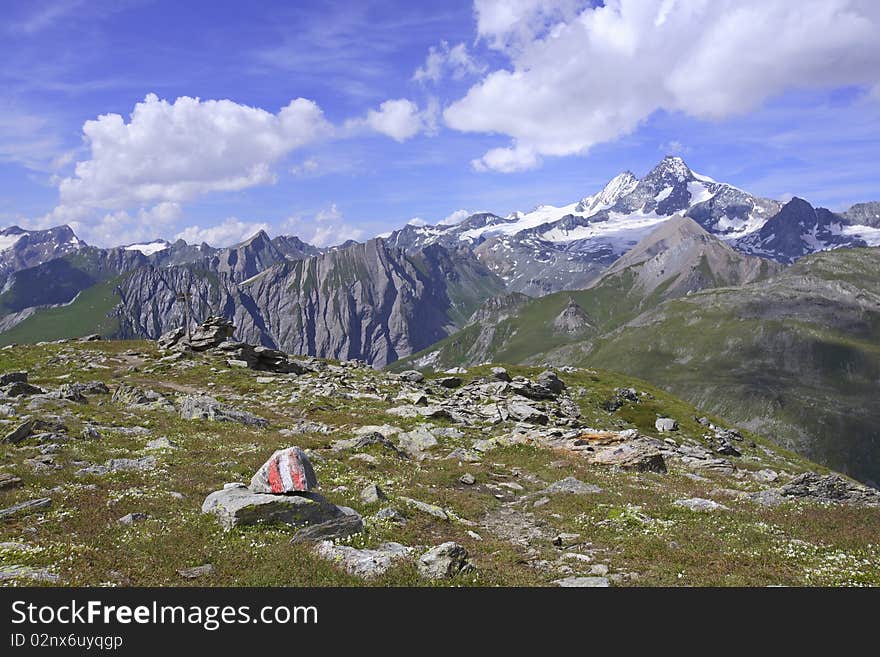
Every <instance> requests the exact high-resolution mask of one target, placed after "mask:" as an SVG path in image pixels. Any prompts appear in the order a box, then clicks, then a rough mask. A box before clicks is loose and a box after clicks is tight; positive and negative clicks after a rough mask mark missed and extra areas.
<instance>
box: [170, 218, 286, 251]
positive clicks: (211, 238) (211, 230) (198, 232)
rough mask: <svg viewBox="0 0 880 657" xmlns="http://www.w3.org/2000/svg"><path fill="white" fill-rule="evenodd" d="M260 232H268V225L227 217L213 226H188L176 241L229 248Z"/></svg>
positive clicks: (178, 235)
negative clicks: (204, 243) (205, 243)
mask: <svg viewBox="0 0 880 657" xmlns="http://www.w3.org/2000/svg"><path fill="white" fill-rule="evenodd" d="M261 230H265V231H267V232H268V231H269V224H267V223H258V222H253V221H242V220H241V219H237V218H235V217H227V218H226V219H224V220H223V221H222V222H221V223H219V224H216V225H214V226H189V227H188V228H184V229H183V230H182V231H180V232H179V233H178V234H177V239H182V240H186V241H187V242H189V243H190V244H201V243H202V242H207V243H208V244H210V245H211V246H218V247H223V246H231V245H233V244H238V243H239V242H243V241H244V240H246V239H247V238H249V237H252V236H253V235H254V234H255V233H258V232H259V231H261Z"/></svg>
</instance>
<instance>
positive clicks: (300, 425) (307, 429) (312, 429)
mask: <svg viewBox="0 0 880 657" xmlns="http://www.w3.org/2000/svg"><path fill="white" fill-rule="evenodd" d="M332 431H333V429H332V428H331V427H330V426H329V425H327V424H324V423H323V422H313V421H311V420H297V421H296V422H295V423H294V424H293V426H290V427H286V428H284V429H280V430H279V431H278V433H280V434H281V435H282V436H301V435H303V434H305V433H331V432H332Z"/></svg>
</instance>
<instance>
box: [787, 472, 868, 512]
mask: <svg viewBox="0 0 880 657" xmlns="http://www.w3.org/2000/svg"><path fill="white" fill-rule="evenodd" d="M778 490H779V494H780V495H782V496H783V497H788V498H800V499H808V500H815V501H818V502H840V503H845V504H856V505H865V506H880V491H878V490H876V489H874V488H869V487H868V486H863V485H861V484H857V483H855V482H853V481H850V480H848V479H846V478H844V477H842V476H841V475H839V474H828V475H820V474H818V473H816V472H804V473H803V474H801V475H798V476H797V477H795V478H794V479H792V480H791V481H790V482H788V483H787V484H785V485H784V486H782V487H781V488H779V489H778Z"/></svg>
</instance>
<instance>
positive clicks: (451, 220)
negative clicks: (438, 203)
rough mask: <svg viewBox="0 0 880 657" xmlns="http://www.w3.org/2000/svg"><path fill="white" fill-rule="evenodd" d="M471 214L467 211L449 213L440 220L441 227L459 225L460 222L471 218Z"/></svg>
mask: <svg viewBox="0 0 880 657" xmlns="http://www.w3.org/2000/svg"><path fill="white" fill-rule="evenodd" d="M471 214H472V213H471V212H470V211H468V210H456V211H455V212H451V213H450V214H448V215H446V216H445V217H444V218H443V219H441V220H440V225H441V226H455V225H456V224H460V223H461V222H462V221H464V220H465V219H467V218H468V217H470V216H471Z"/></svg>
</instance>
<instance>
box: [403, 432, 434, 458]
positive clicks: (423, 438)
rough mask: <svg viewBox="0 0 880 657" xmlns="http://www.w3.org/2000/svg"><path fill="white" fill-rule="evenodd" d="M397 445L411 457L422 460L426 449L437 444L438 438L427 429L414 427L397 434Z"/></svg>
mask: <svg viewBox="0 0 880 657" xmlns="http://www.w3.org/2000/svg"><path fill="white" fill-rule="evenodd" d="M397 446H398V447H399V448H400V449H401V450H402V451H404V452H406V453H407V454H408V455H409V456H410V457H412V458H414V459H417V460H422V459H423V458H424V457H425V455H424V452H425V450H429V449H431V448H432V447H436V446H437V439H436V438H435V437H434V434H432V433H431V432H430V431H428V430H427V429H422V428H419V429H414V430H412V431H408V432H405V433H399V434H397Z"/></svg>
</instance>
